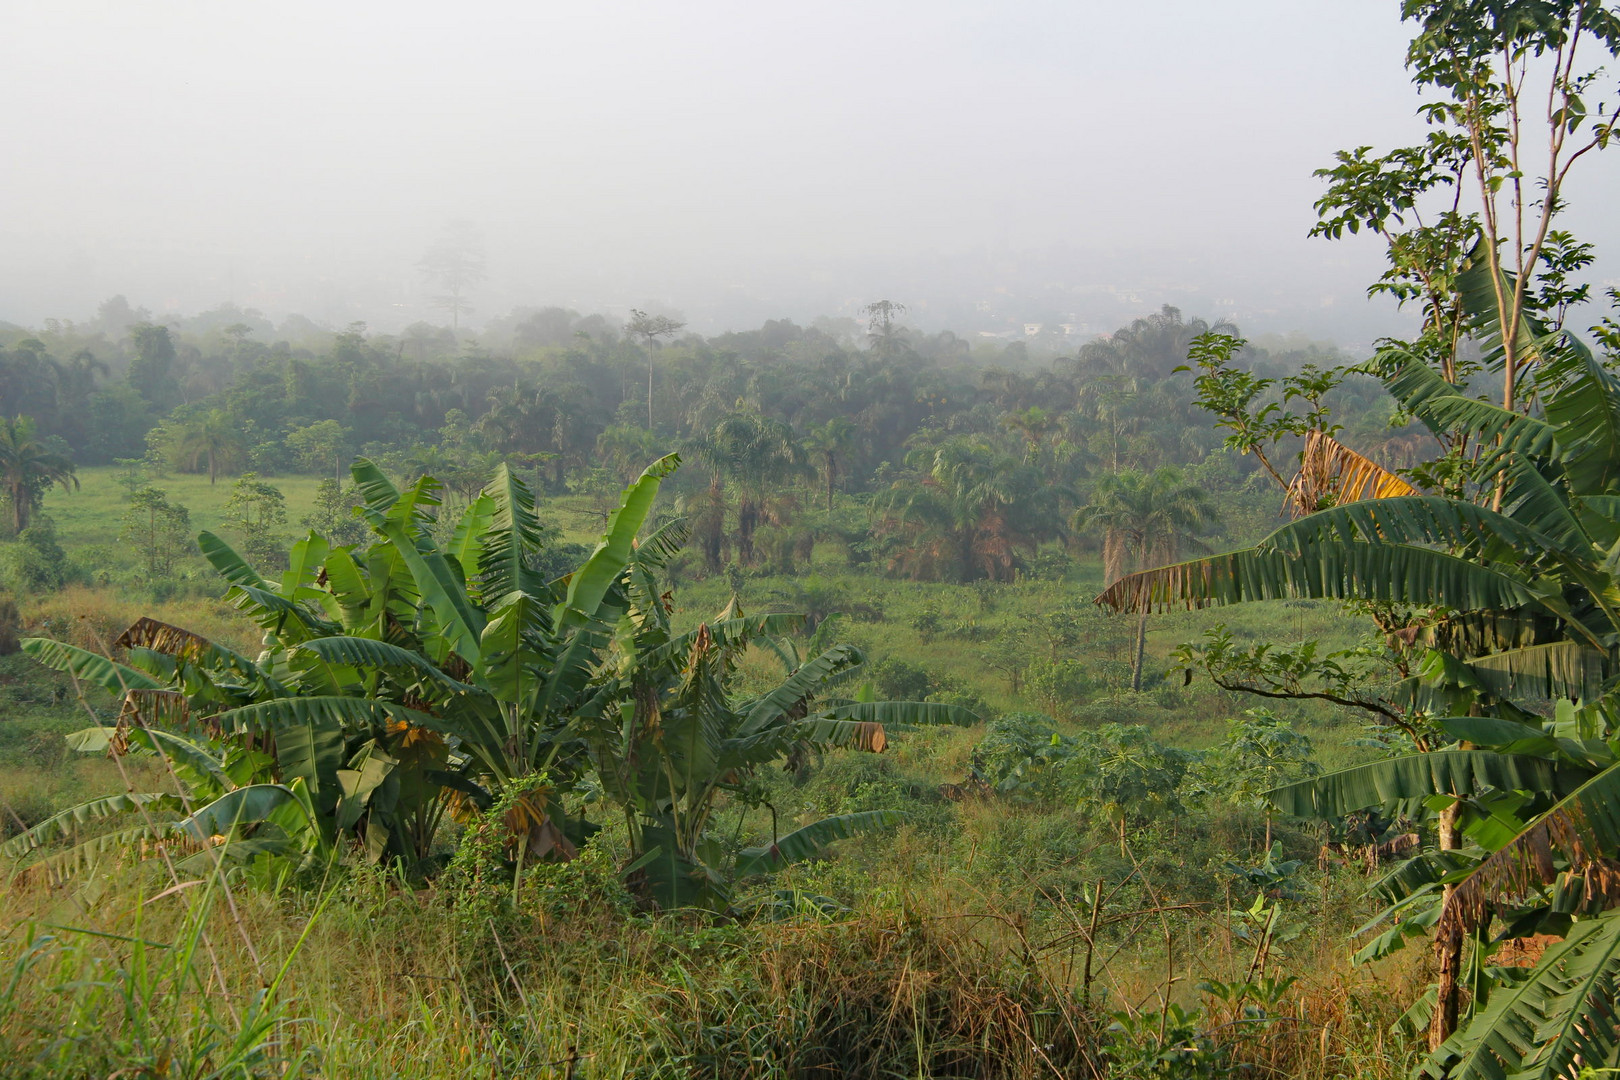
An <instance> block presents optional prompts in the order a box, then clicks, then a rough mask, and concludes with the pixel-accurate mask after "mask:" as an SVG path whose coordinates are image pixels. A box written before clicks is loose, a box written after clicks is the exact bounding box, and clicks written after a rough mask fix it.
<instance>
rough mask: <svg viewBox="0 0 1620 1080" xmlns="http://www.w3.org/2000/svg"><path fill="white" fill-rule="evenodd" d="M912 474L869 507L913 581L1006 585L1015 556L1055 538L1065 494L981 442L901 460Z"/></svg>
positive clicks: (960, 440) (951, 443)
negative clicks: (893, 539) (896, 542)
mask: <svg viewBox="0 0 1620 1080" xmlns="http://www.w3.org/2000/svg"><path fill="white" fill-rule="evenodd" d="M906 464H907V465H908V466H910V467H911V468H912V469H913V470H915V472H916V475H915V476H914V477H912V478H908V479H905V480H901V481H899V482H897V483H896V484H895V485H894V486H893V487H892V488H890V489H889V490H888V491H887V492H884V493H883V494H882V495H880V496H879V497H878V498H877V499H876V500H875V501H874V503H873V509H874V511H876V513H877V514H878V515H879V520H878V530H879V532H880V533H881V532H887V533H889V534H891V536H895V535H898V536H899V537H902V538H903V540H904V546H903V548H902V549H901V551H900V552H899V554H898V555H897V557H896V558H897V561H898V562H900V563H902V564H909V565H908V566H907V569H908V570H909V572H910V573H912V574H913V575H924V574H927V575H938V574H940V573H941V572H946V573H949V574H950V575H951V576H955V577H958V578H979V577H984V578H989V579H990V580H992V581H1011V580H1012V578H1013V572H1014V570H1015V568H1016V564H1017V556H1018V553H1019V552H1024V553H1033V552H1034V551H1035V550H1036V548H1037V547H1038V546H1039V544H1040V542H1041V541H1042V540H1044V539H1048V538H1050V537H1052V536H1056V535H1058V532H1059V529H1060V526H1061V522H1062V518H1061V516H1060V513H1059V510H1060V508H1061V507H1062V505H1063V503H1064V501H1065V500H1066V499H1067V498H1068V496H1069V493H1068V491H1067V490H1066V489H1064V488H1062V487H1060V486H1057V485H1053V484H1048V483H1046V482H1045V480H1044V479H1043V478H1042V477H1041V475H1040V473H1039V472H1038V471H1037V470H1036V469H1035V468H1034V467H1033V466H1030V465H1025V464H1024V463H1023V462H1021V461H1019V460H1018V459H1017V458H1016V457H1013V456H1012V455H1011V454H1008V453H1005V452H1004V451H1001V450H998V449H996V448H995V447H993V446H991V445H990V444H989V443H987V442H985V441H983V440H982V439H977V438H972V437H965V436H958V437H954V438H950V439H947V440H945V441H944V442H942V443H940V444H939V445H938V446H935V447H919V448H918V449H915V450H913V451H912V452H911V453H910V454H908V455H907V457H906Z"/></svg>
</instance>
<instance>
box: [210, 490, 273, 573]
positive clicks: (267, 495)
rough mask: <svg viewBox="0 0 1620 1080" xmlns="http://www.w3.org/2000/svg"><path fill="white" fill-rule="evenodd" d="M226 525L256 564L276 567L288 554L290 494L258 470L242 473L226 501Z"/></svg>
mask: <svg viewBox="0 0 1620 1080" xmlns="http://www.w3.org/2000/svg"><path fill="white" fill-rule="evenodd" d="M224 517H225V527H226V528H227V529H230V530H231V531H232V532H235V533H237V534H238V535H239V536H240V537H241V544H242V550H243V551H245V552H246V553H247V555H248V557H249V558H250V559H252V560H253V561H254V562H255V563H256V564H258V565H260V566H264V567H267V568H274V567H276V566H277V564H278V563H280V561H281V560H282V559H283V558H284V557H285V554H286V553H285V550H284V549H285V544H286V539H285V537H284V536H283V535H282V532H281V530H282V527H283V526H285V525H286V524H287V496H286V495H284V494H282V491H281V489H280V488H278V487H276V486H275V485H274V484H269V483H266V482H265V481H263V480H260V479H259V474H258V473H253V472H247V473H243V474H242V475H241V476H239V477H238V478H237V480H236V483H234V484H232V485H231V497H230V498H229V499H227V500H226V502H225V511H224Z"/></svg>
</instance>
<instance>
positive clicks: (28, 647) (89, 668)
mask: <svg viewBox="0 0 1620 1080" xmlns="http://www.w3.org/2000/svg"><path fill="white" fill-rule="evenodd" d="M22 651H23V652H25V653H27V654H28V655H29V656H31V657H33V658H34V659H35V660H38V661H39V662H40V663H42V664H44V665H45V666H46V667H48V668H55V669H56V670H57V671H65V672H67V673H68V674H70V675H72V676H73V677H75V678H78V679H83V680H84V681H85V682H89V683H94V684H95V685H97V686H99V687H102V688H103V689H106V690H110V691H112V692H113V693H115V694H122V693H124V692H125V691H126V690H164V689H167V687H165V686H164V685H163V684H162V683H160V682H158V681H157V680H156V679H153V678H152V677H151V676H149V675H146V674H144V673H143V672H139V671H136V670H135V669H134V668H132V667H126V666H125V665H123V664H119V663H116V662H114V661H112V660H109V659H107V658H106V657H105V656H102V655H100V654H99V653H93V652H90V651H88V650H86V649H81V648H79V647H78V646H77V645H69V644H68V643H67V642H65V641H52V640H51V639H50V638H24V639H23V640H22Z"/></svg>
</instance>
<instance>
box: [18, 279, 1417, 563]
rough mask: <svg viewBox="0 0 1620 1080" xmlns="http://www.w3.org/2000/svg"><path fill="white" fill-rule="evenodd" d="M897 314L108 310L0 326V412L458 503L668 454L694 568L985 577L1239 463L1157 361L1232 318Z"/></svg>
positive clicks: (888, 310)
mask: <svg viewBox="0 0 1620 1080" xmlns="http://www.w3.org/2000/svg"><path fill="white" fill-rule="evenodd" d="M901 310H903V309H901V308H899V306H898V305H892V304H888V303H886V302H884V303H880V304H874V305H872V306H871V307H870V308H869V309H868V313H869V314H870V316H871V319H870V322H869V324H868V325H867V326H865V327H862V326H861V325H860V324H859V323H856V322H854V321H853V320H847V319H846V320H836V321H835V320H823V321H821V322H820V323H818V325H816V326H812V327H803V326H798V325H796V324H794V323H792V322H789V321H785V320H783V321H771V322H767V323H766V324H765V325H764V326H763V327H761V328H760V329H758V330H751V331H746V332H740V333H726V334H721V335H717V336H714V337H708V338H705V337H702V336H700V335H697V334H693V333H684V332H682V331H681V329H680V327H679V324H678V323H674V322H672V321H668V320H665V321H664V323H663V325H662V328H661V329H659V330H655V331H654V333H652V334H648V333H647V332H646V328H645V326H643V328H642V333H640V334H639V335H638V334H637V333H636V332H635V331H636V329H637V324H636V323H635V322H634V320H632V322H631V323H630V324H629V325H628V326H626V325H625V324H622V323H619V322H617V321H615V320H610V319H608V318H605V317H603V316H600V315H586V316H581V315H579V314H578V313H575V312H572V311H566V310H563V309H559V308H547V309H543V310H533V311H526V312H519V313H516V314H514V315H513V316H511V317H509V318H507V319H504V320H499V321H497V322H496V323H495V324H493V325H492V326H491V327H490V328H489V329H488V330H487V331H486V333H485V334H483V335H481V336H479V337H474V336H473V335H470V334H467V333H465V332H462V333H460V334H459V336H458V334H457V333H455V332H452V331H451V330H449V329H447V328H439V327H431V326H427V325H425V324H418V325H416V326H413V327H410V328H408V329H407V330H406V331H404V332H403V333H401V334H398V335H386V334H369V333H367V332H366V328H365V327H364V326H363V325H359V324H356V325H354V326H351V327H349V328H348V329H346V330H343V331H339V332H330V331H323V330H321V329H320V328H319V327H316V326H315V325H314V324H313V323H309V322H308V321H307V320H301V319H296V318H295V319H290V320H288V321H286V322H284V323H282V324H281V326H279V327H275V326H272V325H271V324H270V323H269V322H268V321H267V320H265V319H263V318H262V317H260V316H259V315H257V314H256V313H254V312H250V311H243V310H240V309H237V308H234V307H229V306H227V307H223V308H220V309H217V310H215V311H212V312H208V313H205V314H204V315H201V316H198V317H196V318H193V319H189V320H183V321H179V322H171V323H161V322H157V321H154V320H153V319H152V317H151V316H150V314H149V313H147V312H145V311H142V310H137V309H131V308H130V307H129V305H128V304H127V303H126V302H125V301H124V300H123V299H122V298H121V297H120V298H115V299H113V300H111V301H108V302H107V303H105V304H103V305H102V307H101V309H100V311H99V312H98V314H97V317H96V318H95V319H94V320H92V321H89V322H86V323H62V322H56V321H52V322H49V323H48V324H47V325H46V326H45V327H44V328H42V329H38V330H24V329H21V328H9V331H7V330H6V329H5V328H0V340H3V341H5V346H4V348H3V350H0V414H3V415H5V416H8V417H9V416H29V417H32V418H33V420H34V424H35V429H36V431H37V434H38V437H39V438H40V439H41V440H42V441H44V442H46V443H51V444H53V445H55V446H56V448H57V449H59V450H60V451H61V452H63V453H65V454H67V455H68V456H70V457H71V458H72V459H73V460H74V461H75V462H77V463H79V464H81V465H88V464H106V463H111V462H114V461H118V460H129V459H134V458H141V457H146V458H149V459H162V460H163V462H164V463H165V465H166V466H168V467H171V468H176V469H179V470H182V471H190V472H203V473H207V474H209V475H210V476H218V475H234V474H238V473H241V472H244V471H250V470H251V471H254V472H257V473H259V474H260V475H275V474H277V473H287V472H309V473H318V474H327V475H335V476H337V477H339V478H341V477H342V476H343V474H344V472H345V469H346V465H347V462H348V461H349V460H350V459H351V458H352V457H354V456H356V455H365V456H367V457H371V458H374V459H377V460H379V461H381V462H384V463H385V464H386V465H388V466H389V467H390V468H392V469H394V470H395V471H397V472H400V473H402V474H410V473H416V474H420V473H423V472H429V473H432V474H433V475H435V476H436V477H438V478H439V479H441V480H443V481H445V483H446V484H447V485H449V486H450V488H451V489H452V490H455V489H457V488H459V487H466V488H468V489H469V492H468V493H469V494H470V491H475V490H476V488H477V485H478V484H480V483H482V482H483V479H484V478H485V477H487V475H488V470H489V466H490V464H491V463H492V462H493V461H494V460H495V459H497V458H499V459H504V460H507V461H509V462H512V463H514V465H516V466H517V467H519V468H520V469H522V470H523V471H524V472H526V473H527V474H529V475H530V476H531V477H532V479H533V482H534V483H535V485H536V486H537V487H538V488H540V489H541V490H543V491H546V492H550V493H554V494H556V493H562V492H565V491H603V492H606V491H610V490H616V488H617V486H618V485H620V484H622V483H623V482H624V481H626V480H628V479H629V478H631V477H633V476H634V475H635V474H636V473H637V472H638V471H639V470H640V469H641V468H642V467H643V466H644V465H645V464H646V463H647V462H648V461H649V460H651V459H652V458H654V457H656V456H657V455H659V454H661V453H665V452H668V451H669V450H672V449H681V450H685V451H687V452H688V456H690V457H694V458H696V459H698V467H697V468H694V469H689V470H683V474H682V476H681V482H680V485H679V487H680V490H681V492H682V494H683V497H684V498H685V499H686V500H687V503H688V505H687V506H686V508H685V509H686V512H687V513H688V515H689V516H690V517H691V519H692V520H693V522H694V528H695V531H696V532H697V536H696V538H695V540H696V544H695V547H696V549H697V550H698V551H699V552H701V553H702V556H703V559H704V561H705V563H707V564H708V565H709V566H710V567H711V568H718V566H719V565H721V563H722V562H723V561H726V560H733V561H737V562H739V563H741V564H743V565H753V564H758V563H760V562H766V561H775V562H778V563H784V562H787V561H791V557H792V553H793V551H794V550H800V551H806V550H808V547H809V546H810V545H813V544H814V542H815V540H816V539H818V538H820V539H837V540H842V541H845V542H846V543H847V544H848V545H849V546H850V547H851V550H854V548H855V547H856V546H860V545H864V546H863V547H861V555H862V557H863V558H864V557H869V556H874V555H876V556H881V557H882V558H883V559H884V560H885V561H886V562H887V563H888V564H889V565H890V567H891V568H893V569H896V570H901V571H903V572H907V573H910V574H913V575H916V576H949V577H958V578H961V577H968V578H972V577H991V578H1002V577H1005V576H1006V575H1008V574H1010V573H1011V572H1012V569H1013V567H1014V565H1015V564H1016V563H1017V562H1018V561H1019V560H1021V559H1024V558H1027V557H1029V556H1031V555H1032V554H1033V552H1034V551H1035V550H1036V548H1038V546H1039V545H1040V543H1041V542H1042V541H1043V540H1047V539H1062V538H1064V535H1065V533H1066V531H1067V530H1068V529H1069V528H1070V525H1069V522H1070V516H1069V515H1070V512H1071V511H1072V509H1073V508H1074V507H1075V506H1077V505H1079V504H1080V503H1081V502H1083V501H1084V498H1085V496H1086V492H1087V490H1088V488H1089V486H1090V484H1091V483H1092V481H1093V480H1094V479H1095V478H1096V477H1097V476H1099V475H1102V474H1110V475H1117V474H1119V473H1121V472H1124V471H1130V470H1152V469H1157V468H1160V467H1162V466H1166V465H1180V466H1190V467H1199V468H1202V469H1203V470H1204V473H1203V474H1201V477H1202V478H1201V480H1200V482H1201V483H1203V484H1205V485H1206V486H1210V487H1220V486H1234V485H1241V484H1242V483H1243V482H1244V481H1245V479H1246V478H1247V477H1248V475H1249V474H1250V473H1251V472H1252V470H1253V463H1252V460H1251V459H1248V458H1232V457H1230V456H1228V455H1221V456H1220V457H1219V458H1217V459H1212V458H1211V456H1210V455H1211V453H1212V451H1214V450H1216V449H1217V448H1219V447H1220V445H1221V441H1222V433H1221V432H1219V431H1217V430H1214V429H1212V428H1211V425H1210V423H1209V418H1208V415H1207V413H1205V412H1203V411H1202V410H1200V409H1199V408H1198V407H1197V406H1196V405H1195V403H1194V394H1193V385H1192V376H1191V375H1190V374H1189V373H1187V372H1185V371H1178V370H1177V369H1178V368H1179V367H1181V366H1182V365H1184V364H1185V363H1186V359H1187V350H1188V346H1189V343H1190V342H1191V341H1192V340H1193V338H1194V337H1196V336H1197V335H1198V334H1200V333H1203V332H1205V331H1209V330H1212V329H1213V330H1217V331H1223V332H1227V333H1236V328H1235V327H1232V326H1229V325H1226V324H1218V325H1216V326H1213V327H1212V326H1210V325H1208V324H1206V323H1205V322H1203V321H1202V320H1199V319H1183V317H1182V315H1181V313H1180V312H1179V311H1177V310H1176V309H1174V308H1171V307H1165V308H1164V309H1163V310H1161V311H1160V312H1158V313H1156V314H1154V315H1151V316H1148V317H1146V318H1142V319H1138V320H1136V321H1135V322H1133V323H1132V324H1131V325H1129V326H1126V327H1122V328H1120V329H1119V330H1118V331H1116V332H1115V333H1113V334H1111V335H1108V336H1107V337H1102V338H1098V339H1095V340H1092V341H1090V342H1087V343H1085V344H1083V345H1080V346H1078V347H1077V348H1076V349H1074V350H1073V351H1072V352H1071V353H1069V354H1068V355H1062V356H1059V357H1057V358H1056V359H1053V360H1050V361H1036V360H1033V359H1032V358H1031V357H1030V356H1029V354H1028V352H1027V350H1026V349H1025V347H1024V345H1023V343H1022V342H1011V343H1003V342H992V341H978V342H969V341H968V340H966V339H963V338H961V337H958V336H957V335H955V334H952V333H950V332H943V333H938V334H931V335H930V334H923V333H919V332H916V331H913V330H910V329H907V328H905V327H903V326H902V325H901V324H900V322H899V320H898V318H897V317H896V316H897V314H898V313H899V312H900V311H901ZM1241 359H1242V361H1243V362H1244V363H1245V364H1246V365H1247V366H1248V367H1250V368H1252V369H1253V370H1255V371H1256V372H1257V373H1259V374H1262V375H1282V374H1289V373H1292V372H1295V371H1298V370H1299V369H1300V368H1302V367H1303V366H1305V365H1311V364H1315V365H1321V366H1334V365H1338V364H1341V363H1343V362H1344V361H1345V360H1346V359H1347V358H1345V357H1342V356H1340V355H1338V354H1337V353H1336V351H1334V350H1331V349H1325V348H1322V347H1317V346H1311V347H1306V348H1302V349H1289V350H1279V351H1270V352H1268V351H1266V350H1264V349H1259V348H1256V347H1253V346H1251V347H1249V348H1247V349H1246V350H1244V351H1243V353H1242V354H1241ZM649 380H650V386H651V402H650V406H649V401H648V394H649ZM1331 400H1332V403H1333V406H1334V409H1335V414H1336V418H1337V419H1339V420H1340V422H1342V423H1345V424H1347V425H1349V426H1351V427H1352V428H1353V429H1359V430H1358V431H1357V436H1358V437H1357V439H1356V444H1357V445H1358V446H1361V447H1363V448H1366V449H1369V450H1371V451H1372V452H1373V453H1374V454H1378V453H1380V452H1381V448H1382V452H1384V453H1385V456H1387V457H1393V458H1396V459H1399V458H1400V457H1401V456H1402V454H1403V452H1404V451H1403V443H1402V441H1401V439H1402V436H1399V435H1398V434H1392V433H1390V432H1389V431H1388V430H1387V429H1388V420H1389V407H1388V405H1387V404H1385V403H1384V399H1382V397H1381V395H1380V394H1379V392H1378V390H1377V388H1376V384H1374V383H1372V382H1371V381H1370V380H1369V381H1359V380H1355V379H1352V380H1350V381H1347V382H1345V383H1344V384H1342V385H1341V386H1339V388H1338V389H1336V390H1335V391H1333V394H1332V399H1331ZM649 412H650V414H651V424H650V426H649V422H648V417H649ZM58 440H59V442H58ZM1395 463H1396V464H1404V463H1405V462H1404V461H1400V460H1396V462H1395ZM841 494H859V495H862V496H864V497H863V498H862V499H861V500H860V502H861V503H864V504H865V506H864V507H863V508H861V510H862V512H861V513H859V514H858V515H857V517H858V518H859V520H858V521H853V520H852V521H850V522H848V523H846V524H843V525H841V524H840V523H839V514H838V510H839V507H838V499H839V496H840V495H841ZM848 509H850V510H854V509H855V508H848ZM816 514H819V515H820V516H819V517H817V516H815V515H816ZM806 530H809V532H808V533H806ZM987 530H988V534H987ZM756 534H758V536H759V539H760V544H764V545H765V547H766V548H769V549H771V550H764V549H761V548H760V547H759V545H757V544H756ZM767 541H768V543H767ZM773 550H774V554H773V553H772V551H773Z"/></svg>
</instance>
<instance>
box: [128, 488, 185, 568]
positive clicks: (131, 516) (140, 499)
mask: <svg viewBox="0 0 1620 1080" xmlns="http://www.w3.org/2000/svg"><path fill="white" fill-rule="evenodd" d="M118 539H119V541H120V542H121V543H125V544H128V545H130V546H131V547H133V548H134V549H135V551H136V552H138V553H139V554H140V557H141V561H142V562H143V563H144V564H145V568H146V577H147V580H148V581H160V580H163V579H164V578H167V577H168V576H169V575H170V574H172V573H173V572H174V564H175V562H176V561H178V560H179V559H180V558H181V557H182V556H184V555H185V554H186V553H187V551H188V550H190V548H191V546H192V536H191V512H190V511H189V510H187V509H186V508H185V507H184V506H181V505H180V504H179V503H171V502H170V501H169V496H168V494H167V493H166V492H163V491H160V490H158V489H157V488H154V487H143V488H141V489H139V490H138V491H136V492H135V493H134V494H133V495H131V496H130V497H129V503H128V505H127V507H126V508H125V510H124V518H123V528H122V529H121V530H120V531H119V533H118Z"/></svg>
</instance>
